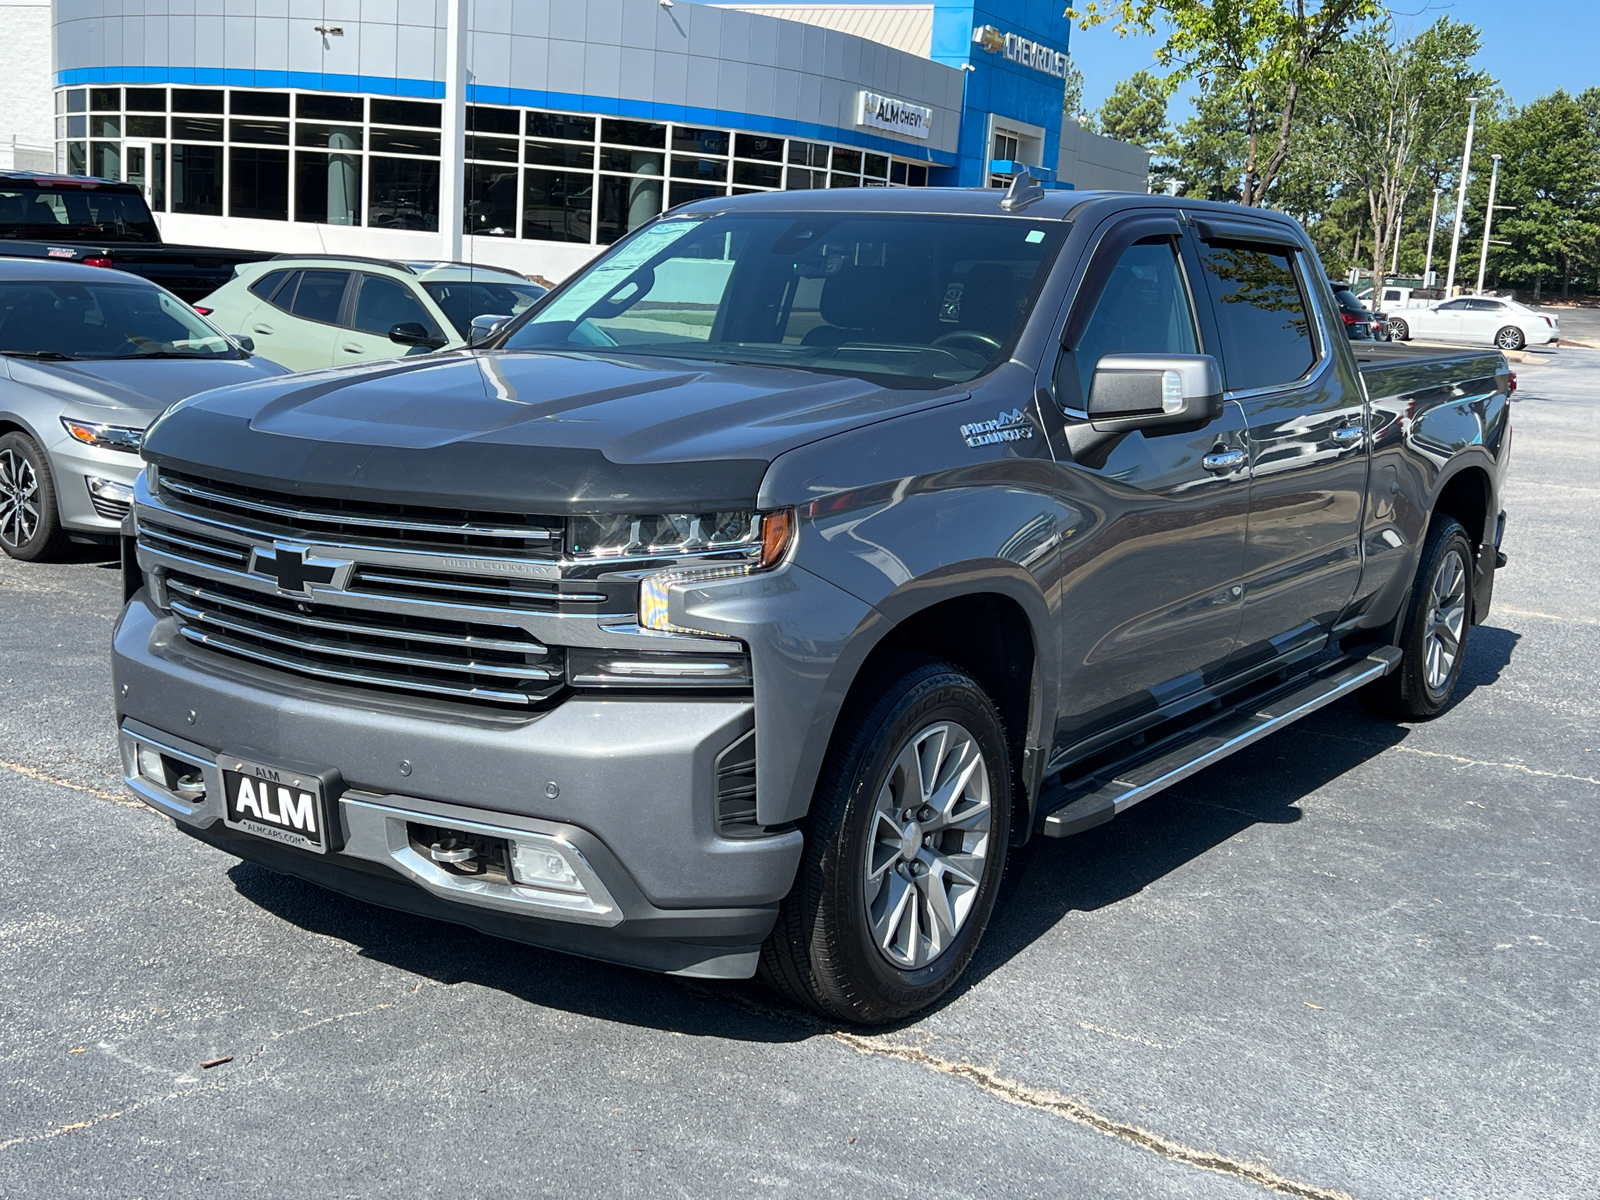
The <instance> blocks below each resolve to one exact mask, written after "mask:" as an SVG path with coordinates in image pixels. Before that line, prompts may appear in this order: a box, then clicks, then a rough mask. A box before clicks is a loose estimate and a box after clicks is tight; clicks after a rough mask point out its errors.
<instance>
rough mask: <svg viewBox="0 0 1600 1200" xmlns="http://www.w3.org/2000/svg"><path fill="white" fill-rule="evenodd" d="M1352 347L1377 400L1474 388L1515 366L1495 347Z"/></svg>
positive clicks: (1378, 344) (1383, 344) (1380, 344)
mask: <svg viewBox="0 0 1600 1200" xmlns="http://www.w3.org/2000/svg"><path fill="white" fill-rule="evenodd" d="M1350 349H1351V351H1352V352H1354V354H1355V356H1356V363H1357V365H1358V366H1359V367H1360V369H1361V377H1362V378H1363V379H1365V380H1366V382H1367V394H1368V395H1369V396H1371V397H1372V399H1373V400H1374V401H1377V400H1382V399H1389V398H1398V397H1401V396H1405V397H1407V398H1415V399H1421V398H1422V396H1421V395H1420V393H1426V392H1429V391H1430V390H1431V389H1433V388H1450V389H1452V390H1454V389H1463V390H1466V391H1472V390H1475V389H1474V388H1473V386H1472V385H1474V384H1476V383H1478V382H1480V381H1484V380H1492V379H1494V378H1495V377H1496V376H1501V375H1506V374H1509V372H1510V370H1511V368H1510V366H1509V365H1508V364H1507V363H1506V358H1505V355H1503V354H1501V353H1500V351H1498V350H1494V349H1483V350H1476V349H1471V348H1463V349H1460V350H1440V349H1438V348H1436V347H1414V346H1409V345H1406V344H1405V343H1403V342H1352V343H1350ZM1427 398H1428V399H1442V398H1443V397H1434V396H1428V397H1427Z"/></svg>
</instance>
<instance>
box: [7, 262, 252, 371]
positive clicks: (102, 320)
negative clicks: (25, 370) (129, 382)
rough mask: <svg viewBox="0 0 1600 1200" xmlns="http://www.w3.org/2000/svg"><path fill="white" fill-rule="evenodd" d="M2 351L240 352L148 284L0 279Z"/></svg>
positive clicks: (56, 354) (111, 354) (46, 354)
mask: <svg viewBox="0 0 1600 1200" xmlns="http://www.w3.org/2000/svg"><path fill="white" fill-rule="evenodd" d="M106 274H107V275H113V274H116V273H115V272H111V271H107V272H106ZM0 354H9V355H19V356H22V355H26V356H37V357H43V358H98V359H105V358H236V357H238V351H237V350H235V349H234V347H233V344H232V343H231V342H229V341H228V340H227V339H226V338H225V337H223V336H222V335H221V334H220V333H218V332H217V331H216V330H215V329H213V328H211V326H209V325H207V324H206V323H205V322H204V321H203V320H201V319H200V316H199V314H197V313H196V312H195V311H194V310H193V309H191V308H190V307H189V306H188V305H187V304H185V303H184V302H183V301H182V300H179V299H177V298H176V297H173V296H169V295H167V293H165V292H163V291H161V290H160V289H159V288H154V287H151V286H150V285H149V284H137V283H115V282H106V283H76V282H73V283H67V282H64V281H56V282H45V281H43V280H10V281H4V282H0Z"/></svg>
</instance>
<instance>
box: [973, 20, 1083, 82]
mask: <svg viewBox="0 0 1600 1200" xmlns="http://www.w3.org/2000/svg"><path fill="white" fill-rule="evenodd" d="M972 44H973V45H974V46H977V47H979V48H981V49H983V50H987V51H988V52H989V53H990V54H1002V55H1004V56H1005V58H1006V60H1007V61H1009V62H1014V63H1016V64H1017V65H1018V66H1020V67H1029V68H1032V69H1033V70H1035V71H1042V72H1043V73H1044V74H1046V75H1054V76H1055V77H1056V78H1057V79H1065V78H1066V77H1067V56H1066V55H1065V54H1063V53H1061V51H1059V50H1052V49H1050V47H1049V46H1041V45H1040V44H1039V43H1038V42H1035V41H1030V40H1029V39H1027V38H1025V37H1018V36H1017V35H1016V34H1014V33H1001V32H1000V31H999V30H998V29H996V28H995V27H994V26H993V25H980V26H978V27H977V28H976V29H974V30H973V31H972Z"/></svg>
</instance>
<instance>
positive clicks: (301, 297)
mask: <svg viewBox="0 0 1600 1200" xmlns="http://www.w3.org/2000/svg"><path fill="white" fill-rule="evenodd" d="M544 293H545V289H544V288H542V287H540V286H539V285H538V284H536V283H530V282H528V280H527V279H525V278H524V277H523V276H521V275H518V274H517V273H516V272H514V271H509V270H505V269H504V268H501V267H485V266H476V265H469V264H466V263H437V262H391V261H388V260H382V259H367V258H344V257H336V256H329V255H317V254H313V255H281V256H280V257H278V258H274V259H269V260H268V261H266V262H257V263H247V264H245V265H244V266H241V267H239V268H238V272H237V274H235V275H234V277H233V278H232V279H230V280H229V281H228V282H227V283H226V284H224V285H223V286H222V287H220V288H218V289H217V290H216V291H214V292H212V293H211V295H209V296H207V297H206V298H205V299H204V300H201V301H200V302H199V303H198V304H196V305H195V308H196V310H197V311H199V312H200V314H201V315H202V316H204V317H206V318H207V319H208V320H209V321H210V322H211V323H212V324H213V325H216V326H217V327H218V328H220V329H222V330H223V331H224V332H226V333H231V334H235V335H237V336H242V337H248V338H251V339H252V340H253V341H254V342H255V352H256V353H257V354H259V355H261V356H262V357H263V358H269V359H271V360H272V361H273V362H276V363H280V364H281V365H283V366H285V367H288V368H289V369H290V370H291V371H311V370H316V369H317V368H319V367H336V366H341V365H343V364H345V363H360V362H375V361H379V360H382V359H385V358H400V357H403V356H405V355H408V354H425V353H427V352H428V351H429V350H442V349H455V348H457V347H460V346H465V345H467V344H468V343H469V342H470V341H471V340H472V322H473V319H474V318H475V317H480V316H485V315H494V316H514V315H516V314H517V313H519V312H521V311H522V310H523V309H525V308H527V307H528V305H530V304H532V303H533V302H534V301H535V300H537V299H538V298H539V297H540V296H542V295H544Z"/></svg>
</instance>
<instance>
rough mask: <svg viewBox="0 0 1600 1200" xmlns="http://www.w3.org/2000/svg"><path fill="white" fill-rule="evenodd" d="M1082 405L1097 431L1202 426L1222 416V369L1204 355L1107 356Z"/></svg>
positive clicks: (1208, 356) (1097, 371)
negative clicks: (1085, 404)
mask: <svg viewBox="0 0 1600 1200" xmlns="http://www.w3.org/2000/svg"><path fill="white" fill-rule="evenodd" d="M1087 407H1088V414H1089V422H1090V424H1092V425H1093V426H1094V428H1095V429H1096V430H1097V431H1098V432H1100V433H1125V432H1128V431H1131V430H1134V429H1159V428H1161V427H1163V426H1178V425H1203V424H1205V423H1206V422H1207V421H1214V420H1215V419H1216V418H1218V417H1220V416H1221V415H1222V372H1221V371H1220V370H1219V369H1218V367H1217V360H1216V359H1214V358H1212V357H1211V356H1210V355H1208V354H1107V355H1106V356H1105V357H1104V358H1102V359H1101V360H1100V362H1099V363H1098V364H1097V365H1096V366H1095V369H1094V378H1093V379H1092V380H1091V381H1090V383H1089V402H1088V406H1087Z"/></svg>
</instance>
